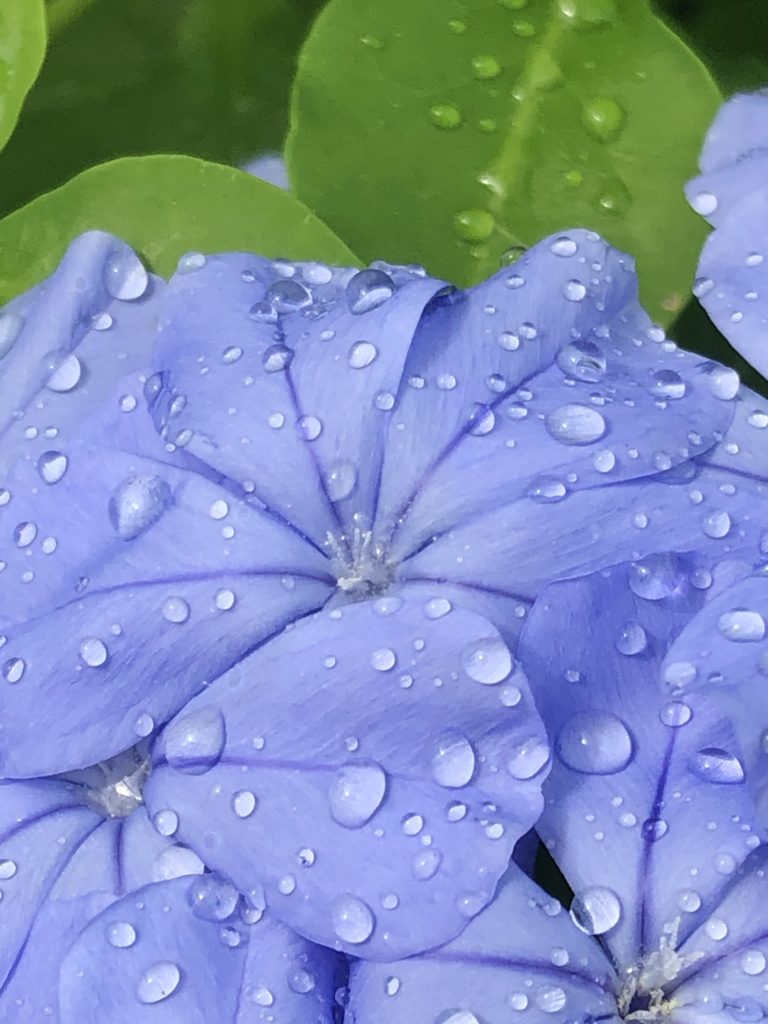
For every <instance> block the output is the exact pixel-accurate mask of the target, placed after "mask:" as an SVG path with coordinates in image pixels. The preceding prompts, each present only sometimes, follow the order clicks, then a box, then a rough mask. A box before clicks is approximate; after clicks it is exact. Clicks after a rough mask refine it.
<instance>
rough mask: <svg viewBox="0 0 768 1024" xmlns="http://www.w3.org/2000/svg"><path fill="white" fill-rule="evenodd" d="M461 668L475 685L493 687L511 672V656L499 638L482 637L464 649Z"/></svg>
mask: <svg viewBox="0 0 768 1024" xmlns="http://www.w3.org/2000/svg"><path fill="white" fill-rule="evenodd" d="M461 667H462V668H463V669H464V671H465V672H466V674H467V675H468V676H469V678H470V679H474V681H475V682H476V683H483V685H485V686H494V685H495V684H496V683H500V682H502V681H503V680H504V679H506V678H507V676H508V675H509V674H510V672H511V671H512V668H513V661H512V655H511V654H510V653H509V648H508V647H507V645H506V644H505V643H504V641H503V640H502V639H501V637H493V636H489V637H483V638H482V639H481V640H476V641H474V642H473V643H471V644H468V645H467V646H466V647H465V648H464V650H463V652H462V655H461Z"/></svg>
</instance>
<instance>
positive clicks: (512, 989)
mask: <svg viewBox="0 0 768 1024" xmlns="http://www.w3.org/2000/svg"><path fill="white" fill-rule="evenodd" d="M613 993H614V977H613V971H612V968H611V966H610V964H609V962H608V959H607V958H606V957H605V955H604V954H603V951H602V950H601V949H600V947H599V946H598V944H597V943H596V942H593V941H592V940H591V939H589V938H588V937H587V936H586V935H584V934H583V933H582V932H580V931H578V929H577V928H576V927H575V926H574V925H573V923H572V922H571V921H570V920H569V918H568V916H567V914H566V913H565V912H564V911H563V909H562V907H561V906H560V904H559V903H558V902H557V901H556V900H554V899H552V898H551V897H549V896H547V895H546V893H544V892H542V890H541V889H539V887H538V886H537V885H535V884H534V883H533V882H531V881H530V880H529V879H528V878H526V876H525V875H523V874H522V872H520V871H519V870H517V869H516V868H513V869H511V870H510V873H509V876H508V878H506V879H505V882H504V885H503V888H502V889H501V891H500V893H499V896H498V898H497V899H496V901H495V902H494V903H493V905H492V906H490V907H488V908H487V909H486V910H484V911H483V912H482V914H479V915H478V917H476V918H475V920H474V921H472V923H471V924H470V925H469V926H468V927H467V929H466V931H464V932H463V934H462V935H461V936H459V938H458V939H455V940H454V941H453V942H451V943H449V944H448V945H447V946H442V947H441V948H440V949H436V950H434V951H433V952H431V953H424V954H421V955H420V956H415V957H410V958H409V959H407V960H403V961H401V962H399V963H392V964H378V963H366V962H359V963H356V964H354V965H353V967H352V972H351V978H350V1002H349V1010H350V1015H351V1016H352V1019H353V1020H354V1021H355V1024H411V1022H412V1021H425V1022H426V1021H428V1022H430V1024H431V1022H432V1021H439V1022H441V1024H443V1022H445V1024H449V1022H450V1024H475V1022H482V1024H508V1022H509V1021H513V1020H517V1019H521V1020H525V1021H526V1022H530V1024H545V1022H546V1024H563V1022H565V1021H587V1020H599V1021H606V1022H609V1021H610V1022H613V1021H616V1022H618V1016H617V1012H616V1002H615V998H614V994H613Z"/></svg>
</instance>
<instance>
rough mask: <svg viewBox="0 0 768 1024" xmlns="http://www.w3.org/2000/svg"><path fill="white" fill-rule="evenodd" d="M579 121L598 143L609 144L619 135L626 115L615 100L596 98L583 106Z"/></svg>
mask: <svg viewBox="0 0 768 1024" xmlns="http://www.w3.org/2000/svg"><path fill="white" fill-rule="evenodd" d="M581 119H582V122H583V124H584V127H585V128H586V129H587V131H588V132H589V134H590V135H592V136H594V138H596V139H599V140H600V142H610V141H611V140H612V139H615V138H617V136H618V135H619V134H620V133H621V129H622V128H623V127H624V121H625V120H626V114H625V113H624V110H623V109H622V108H621V106H619V104H618V103H617V102H616V100H613V99H611V98H610V97H608V96H597V97H595V98H594V99H591V100H589V101H588V102H587V103H585V104H584V107H583V108H582V112H581Z"/></svg>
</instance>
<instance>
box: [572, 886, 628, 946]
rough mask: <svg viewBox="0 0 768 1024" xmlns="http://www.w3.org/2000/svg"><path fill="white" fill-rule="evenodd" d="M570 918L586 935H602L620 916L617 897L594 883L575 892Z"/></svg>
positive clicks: (611, 890) (613, 926)
mask: <svg viewBox="0 0 768 1024" xmlns="http://www.w3.org/2000/svg"><path fill="white" fill-rule="evenodd" d="M570 914H571V920H572V921H573V923H574V924H575V925H576V927H577V928H579V929H580V930H581V931H583V932H585V934H587V935H603V934H604V933H605V932H607V931H610V930H611V928H615V927H616V925H617V924H618V923H619V920H620V918H621V903H620V901H619V897H618V896H617V895H616V893H615V892H614V891H613V889H608V888H606V887H605V886H600V885H594V886H590V887H589V888H586V889H582V890H581V892H578V893H576V895H575V896H574V897H573V902H572V903H571V910H570Z"/></svg>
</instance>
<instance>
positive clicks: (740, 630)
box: [717, 608, 765, 643]
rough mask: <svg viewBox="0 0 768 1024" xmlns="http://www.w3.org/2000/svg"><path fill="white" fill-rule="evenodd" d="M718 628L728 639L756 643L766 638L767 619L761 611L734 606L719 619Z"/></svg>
mask: <svg viewBox="0 0 768 1024" xmlns="http://www.w3.org/2000/svg"><path fill="white" fill-rule="evenodd" d="M717 628H718V630H719V632H720V633H721V634H722V636H724V637H725V638H726V640H733V641H735V642H737V643H754V642H756V641H759V640H763V639H765V619H764V618H763V616H762V615H761V614H760V613H759V612H755V611H749V610H748V609H746V608H734V609H733V610H732V611H729V612H724V613H723V614H722V615H721V616H720V618H719V619H718V620H717Z"/></svg>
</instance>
